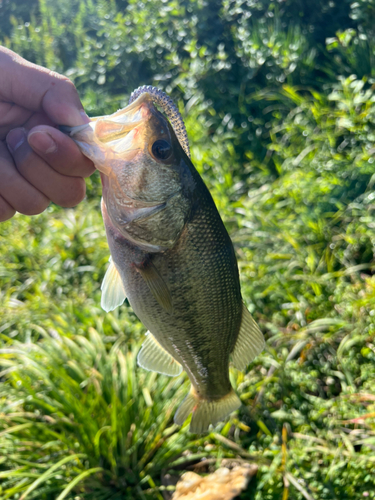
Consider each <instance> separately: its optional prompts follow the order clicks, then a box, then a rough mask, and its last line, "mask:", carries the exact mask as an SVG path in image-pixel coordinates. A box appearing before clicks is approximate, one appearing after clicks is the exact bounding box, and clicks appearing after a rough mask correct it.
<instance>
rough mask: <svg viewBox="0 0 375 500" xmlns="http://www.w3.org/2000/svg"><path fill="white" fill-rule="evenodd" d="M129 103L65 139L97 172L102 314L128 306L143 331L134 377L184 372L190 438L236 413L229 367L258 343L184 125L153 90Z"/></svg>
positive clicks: (245, 359)
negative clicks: (104, 258) (102, 237)
mask: <svg viewBox="0 0 375 500" xmlns="http://www.w3.org/2000/svg"><path fill="white" fill-rule="evenodd" d="M137 96H138V97H137ZM131 100H133V102H131V103H130V105H129V106H127V107H126V108H124V109H123V110H120V111H118V112H116V113H114V114H112V115H109V116H102V117H98V118H94V119H93V121H92V122H91V123H89V124H87V125H83V126H80V127H73V128H71V129H69V130H67V129H65V131H67V132H69V133H70V136H71V137H72V138H73V139H74V141H75V142H76V143H77V144H78V146H79V147H80V149H81V150H82V152H83V153H84V154H85V155H86V156H88V157H89V158H90V159H91V160H92V161H93V162H94V164H95V166H96V167H97V169H98V170H99V171H100V172H101V178H102V184H103V198H102V214H103V219H104V224H105V229H106V233H107V239H108V244H109V248H110V253H111V261H110V265H109V268H108V270H107V273H106V275H105V278H104V281H103V285H102V306H103V308H104V309H105V310H106V311H109V310H112V309H114V308H115V307H117V306H119V305H121V304H122V303H123V301H124V300H125V297H127V298H128V300H129V302H130V304H131V306H132V308H133V310H134V312H135V313H136V315H137V316H138V317H139V319H140V320H141V321H142V323H143V324H144V325H145V326H146V328H147V329H148V332H147V337H146V340H145V342H144V344H143V345H142V348H141V350H140V352H139V354H138V364H139V365H140V366H141V367H143V368H145V369H147V370H153V371H156V372H159V373H163V374H166V375H170V376H176V375H178V374H179V373H181V371H182V370H185V371H186V373H187V375H188V377H189V379H190V381H191V390H190V393H189V394H188V395H187V396H186V398H185V400H184V401H183V402H182V404H181V406H180V407H179V409H178V410H177V413H176V415H175V422H176V423H177V424H179V425H181V424H182V423H183V422H184V421H185V420H186V418H187V417H188V416H189V414H190V413H192V419H191V423H190V431H191V432H195V433H201V432H205V431H206V430H207V429H208V427H209V425H210V424H216V423H217V422H218V421H220V420H222V419H223V418H225V417H226V416H227V415H229V414H230V413H231V412H233V411H234V410H236V409H238V408H239V407H240V405H241V401H240V399H239V397H238V396H237V394H236V393H235V392H234V390H233V388H232V387H231V384H230V380H229V363H230V361H231V362H232V363H233V365H234V366H235V367H236V368H238V369H240V370H242V369H244V368H245V367H246V365H247V364H248V363H250V361H252V360H253V359H254V357H255V356H256V355H257V354H258V353H259V352H261V351H262V350H263V347H264V339H263V335H262V333H261V331H260V330H259V328H258V326H257V324H256V323H255V321H254V320H253V318H252V316H251V315H250V313H249V312H248V310H247V309H246V307H245V305H244V304H243V301H242V298H241V290H240V282H239V274H238V267H237V261H236V257H235V253H234V249H233V245H232V242H231V240H230V238H229V235H228V233H227V231H226V229H225V226H224V224H223V222H222V220H221V218H220V215H219V213H218V211H217V209H216V206H215V204H214V201H213V199H212V197H211V195H210V193H209V191H208V189H207V187H206V186H205V184H204V183H203V181H202V179H201V177H200V175H199V174H198V172H197V171H196V169H195V168H194V166H193V164H192V162H191V161H190V153H189V149H188V141H187V135H186V130H185V128H184V125H183V121H182V118H181V117H180V115H179V113H178V112H177V110H176V108H175V107H173V106H174V105H173V103H171V100H170V99H169V98H168V97H167V96H165V94H162V93H161V91H158V90H157V89H155V88H154V87H141V88H140V89H139V90H138V91H137V93H136V95H135V96H133V97H132V98H131ZM155 101H156V102H158V104H159V105H161V107H162V108H163V110H164V111H165V112H167V114H168V115H169V117H170V118H171V122H172V125H173V127H172V126H171V124H170V123H169V121H168V119H167V118H166V117H165V116H164V114H162V113H161V112H159V111H158V109H157V108H156V107H155V104H154V103H155Z"/></svg>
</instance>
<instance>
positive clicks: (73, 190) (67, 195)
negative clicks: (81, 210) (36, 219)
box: [54, 178, 86, 208]
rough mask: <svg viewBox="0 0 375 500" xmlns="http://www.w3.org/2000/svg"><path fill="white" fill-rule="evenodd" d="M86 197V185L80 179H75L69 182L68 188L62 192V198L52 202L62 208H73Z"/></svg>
mask: <svg viewBox="0 0 375 500" xmlns="http://www.w3.org/2000/svg"><path fill="white" fill-rule="evenodd" d="M85 195H86V184H85V181H84V180H83V179H81V178H76V179H74V180H73V181H71V182H70V184H69V187H68V188H67V189H66V190H65V191H64V193H63V196H61V197H60V199H59V200H56V201H55V200H54V201H55V203H57V204H58V205H60V206H62V207H64V208H71V207H75V206H76V205H78V203H80V202H81V201H82V200H83V199H84V197H85Z"/></svg>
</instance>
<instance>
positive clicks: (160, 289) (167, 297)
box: [138, 262, 173, 313]
mask: <svg viewBox="0 0 375 500" xmlns="http://www.w3.org/2000/svg"><path fill="white" fill-rule="evenodd" d="M138 271H139V272H140V274H141V276H142V278H143V279H144V280H145V282H146V283H147V285H148V287H149V289H150V290H151V292H152V295H153V296H154V297H155V299H156V300H157V301H158V303H159V304H160V305H161V307H163V309H165V310H166V311H167V312H169V313H172V310H173V307H172V297H171V294H170V291H169V288H168V286H167V284H166V283H165V281H164V279H163V278H162V277H161V276H160V274H159V271H158V270H157V269H156V267H155V266H154V264H153V263H152V262H149V263H148V264H147V266H146V267H139V268H138Z"/></svg>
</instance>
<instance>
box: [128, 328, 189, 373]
mask: <svg viewBox="0 0 375 500" xmlns="http://www.w3.org/2000/svg"><path fill="white" fill-rule="evenodd" d="M146 335H147V337H146V340H145V341H144V342H143V344H142V347H141V350H140V351H139V353H138V356H137V362H138V364H139V366H141V367H142V368H144V369H145V370H150V371H153V372H158V373H163V374H164V375H169V376H170V377H176V376H177V375H179V374H180V373H181V372H182V366H181V365H180V363H178V362H177V361H176V360H175V359H174V358H173V357H172V356H171V355H170V354H169V353H168V352H167V351H166V350H165V349H164V348H163V347H162V346H161V345H160V344H159V342H158V341H157V340H156V339H155V337H154V336H153V335H152V333H150V332H147V333H146Z"/></svg>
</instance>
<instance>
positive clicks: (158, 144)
mask: <svg viewBox="0 0 375 500" xmlns="http://www.w3.org/2000/svg"><path fill="white" fill-rule="evenodd" d="M151 151H152V154H153V156H154V157H155V158H156V159H157V160H167V159H168V158H169V157H170V156H171V154H172V146H171V145H170V144H169V142H168V141H166V140H164V139H158V140H157V141H155V142H154V144H153V145H152V148H151Z"/></svg>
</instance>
